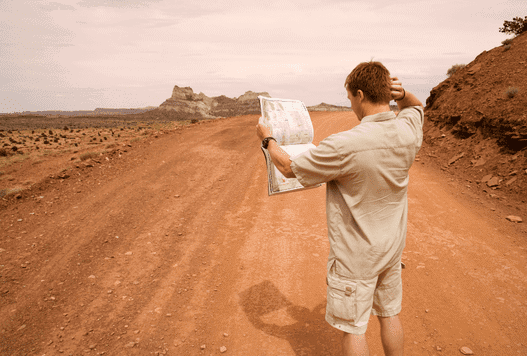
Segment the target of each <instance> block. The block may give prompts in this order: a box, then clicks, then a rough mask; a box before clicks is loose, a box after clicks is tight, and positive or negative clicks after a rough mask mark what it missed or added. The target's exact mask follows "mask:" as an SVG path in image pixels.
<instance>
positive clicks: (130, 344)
mask: <svg viewBox="0 0 527 356" xmlns="http://www.w3.org/2000/svg"><path fill="white" fill-rule="evenodd" d="M134 346H135V342H134V341H130V342H129V343H128V344H126V345H124V347H129V348H132V347H134Z"/></svg>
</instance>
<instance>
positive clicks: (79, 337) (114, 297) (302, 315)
mask: <svg viewBox="0 0 527 356" xmlns="http://www.w3.org/2000/svg"><path fill="white" fill-rule="evenodd" d="M352 115H353V114H352V113H347V112H341V113H324V112H320V113H312V119H313V124H314V128H315V133H316V137H315V143H318V141H320V140H321V139H322V138H324V137H326V136H328V135H330V134H331V133H334V132H338V131H341V130H345V129H348V128H351V127H352V126H353V125H355V124H357V123H358V122H357V120H356V119H354V118H353V116H352ZM257 120H258V116H257V115H253V116H241V117H235V118H229V119H220V120H214V121H209V122H203V123H201V124H198V125H191V126H189V127H188V128H187V129H184V130H177V131H166V132H165V133H164V134H158V135H157V136H158V137H157V138H155V137H154V136H153V135H152V136H143V139H142V140H140V141H137V142H134V143H133V144H132V147H126V151H127V152H124V150H121V151H120V152H113V153H112V152H109V153H107V154H105V155H103V156H100V157H99V159H96V160H95V161H93V162H92V163H91V164H92V165H93V167H86V166H84V165H80V164H79V168H77V167H75V166H73V167H72V168H71V169H69V170H68V171H67V173H68V175H69V177H67V178H64V179H61V178H49V177H48V178H46V179H44V180H41V177H42V176H43V175H44V173H43V172H45V175H46V176H48V175H49V174H53V175H54V177H58V175H59V170H58V168H59V167H60V165H61V163H60V159H61V158H60V157H49V160H44V161H43V162H41V163H40V164H39V165H38V166H35V165H31V161H30V160H26V161H24V162H22V163H18V164H15V165H12V166H10V167H9V168H8V169H6V171H7V170H9V175H10V176H12V177H14V178H15V179H16V180H34V181H35V182H37V181H41V183H37V184H35V185H33V187H32V188H30V189H27V190H24V191H22V192H21V193H20V196H19V197H18V199H17V198H16V197H15V195H14V194H12V195H9V196H6V197H4V198H3V199H2V200H0V203H1V205H0V209H1V210H0V251H1V252H0V261H1V262H0V303H1V304H0V320H1V321H0V354H1V355H48V356H49V355H59V354H64V355H79V354H88V355H90V354H93V355H97V354H98V355H102V354H104V355H154V354H167V355H218V354H221V352H220V347H222V346H225V347H226V348H227V351H226V352H225V353H224V354H225V355H254V356H256V355H313V356H315V355H340V332H338V331H337V330H335V329H332V328H331V327H330V326H329V325H328V324H327V323H326V322H325V321H324V316H323V313H324V308H325V293H326V285H325V266H326V258H327V253H328V242H327V237H326V233H327V231H326V220H325V191H324V188H317V189H313V190H306V191H304V192H297V193H291V194H287V195H281V196H274V197H268V196H267V187H266V185H265V184H266V183H265V164H264V158H263V155H262V154H261V152H260V148H259V142H258V140H257V138H256V135H255V125H256V122H257ZM119 155H121V157H119ZM68 159H69V158H68V157H66V159H64V161H62V163H63V164H67V160H68ZM432 159H433V158H431V157H429V156H427V155H420V157H419V160H418V161H417V162H416V163H415V164H414V166H413V167H412V169H411V182H410V187H409V212H410V213H409V214H410V215H409V224H408V237H407V246H406V249H405V252H404V255H403V261H404V262H405V263H406V269H405V270H404V271H403V282H404V301H403V311H402V314H401V317H402V320H403V323H404V327H405V333H406V335H405V337H406V339H405V349H406V353H407V354H408V355H458V354H459V355H460V354H461V353H460V351H459V349H460V348H461V347H463V346H466V347H469V348H470V349H472V350H473V351H474V354H475V355H525V354H527V342H526V340H525V335H526V334H527V324H526V321H525V320H526V319H527V318H526V317H527V304H526V300H527V287H526V285H525V280H526V277H527V275H526V274H527V273H526V267H525V266H526V262H527V261H526V258H527V250H526V248H527V241H526V238H525V237H526V235H527V234H526V233H527V229H526V225H525V223H523V224H514V223H512V222H509V221H507V220H506V219H505V217H506V216H507V215H510V214H511V213H514V214H515V215H516V214H520V213H521V214H523V213H524V212H523V210H522V209H524V207H521V206H507V204H503V203H502V201H500V200H496V199H492V198H489V197H488V196H486V195H485V194H484V193H483V192H482V191H480V190H473V189H470V188H467V187H466V185H467V184H466V182H464V181H460V180H457V179H456V178H455V176H452V175H450V173H448V172H443V171H441V170H439V169H436V166H435V165H434V164H432V163H431V160H432ZM53 171H54V172H53ZM50 172H51V173H50ZM63 177H64V176H63ZM508 203H509V205H510V202H508ZM517 209H519V210H517ZM523 217H524V219H525V218H526V217H527V215H523ZM378 327H379V326H378V323H377V321H376V320H375V319H374V318H371V322H370V325H369V328H368V332H367V336H368V339H369V343H370V347H371V351H372V352H371V354H372V355H382V354H383V353H382V346H381V344H380V340H379V337H378V335H377V333H378Z"/></svg>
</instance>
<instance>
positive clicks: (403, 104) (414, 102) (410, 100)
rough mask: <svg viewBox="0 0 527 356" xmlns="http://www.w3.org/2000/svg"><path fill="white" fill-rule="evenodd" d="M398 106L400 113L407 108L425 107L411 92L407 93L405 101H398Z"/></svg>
mask: <svg viewBox="0 0 527 356" xmlns="http://www.w3.org/2000/svg"><path fill="white" fill-rule="evenodd" d="M396 103H397V106H398V107H399V111H401V110H402V109H404V108H407V107H409V106H421V107H423V104H422V103H421V101H419V99H417V97H416V96H415V95H414V94H412V93H410V92H409V91H405V96H404V99H402V100H398V101H396Z"/></svg>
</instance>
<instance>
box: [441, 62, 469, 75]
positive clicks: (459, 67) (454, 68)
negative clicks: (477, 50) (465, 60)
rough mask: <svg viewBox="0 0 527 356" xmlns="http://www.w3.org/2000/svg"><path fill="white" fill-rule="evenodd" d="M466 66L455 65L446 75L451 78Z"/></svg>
mask: <svg viewBox="0 0 527 356" xmlns="http://www.w3.org/2000/svg"><path fill="white" fill-rule="evenodd" d="M465 66H466V65H465V64H454V65H453V66H452V67H450V69H449V70H447V72H446V75H448V76H449V77H451V76H452V75H453V74H454V73H455V72H457V71H458V70H459V69H461V68H464V67H465Z"/></svg>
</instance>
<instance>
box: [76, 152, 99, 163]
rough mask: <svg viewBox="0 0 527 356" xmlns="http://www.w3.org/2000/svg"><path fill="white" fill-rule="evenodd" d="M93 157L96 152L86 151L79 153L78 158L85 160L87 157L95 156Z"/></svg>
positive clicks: (95, 155)
mask: <svg viewBox="0 0 527 356" xmlns="http://www.w3.org/2000/svg"><path fill="white" fill-rule="evenodd" d="M95 157H97V153H95V152H86V153H83V154H81V155H80V157H79V158H80V159H81V161H86V160H87V159H90V158H95Z"/></svg>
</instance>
